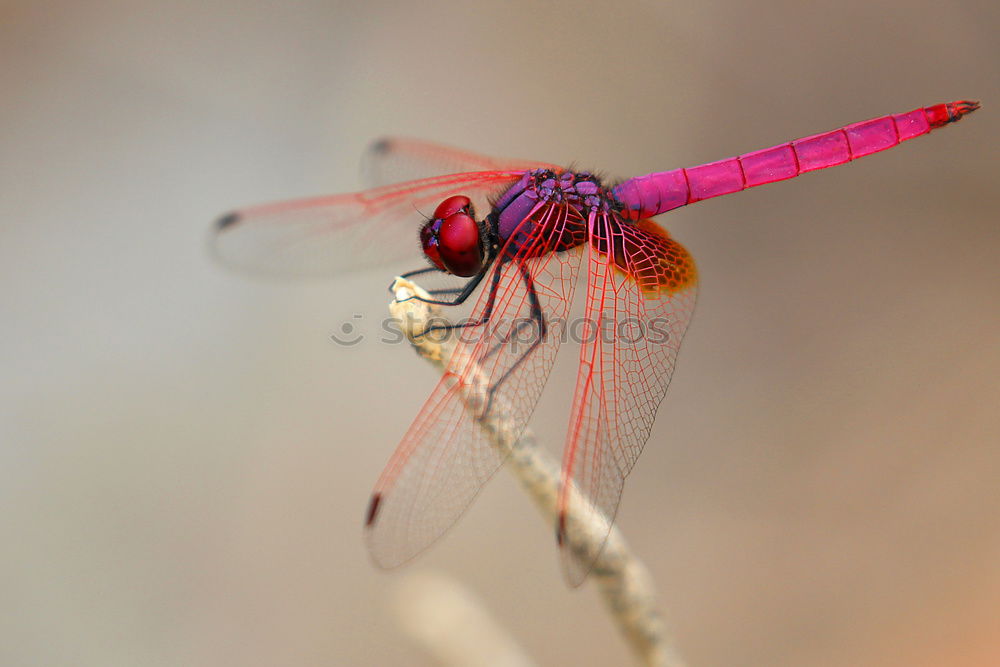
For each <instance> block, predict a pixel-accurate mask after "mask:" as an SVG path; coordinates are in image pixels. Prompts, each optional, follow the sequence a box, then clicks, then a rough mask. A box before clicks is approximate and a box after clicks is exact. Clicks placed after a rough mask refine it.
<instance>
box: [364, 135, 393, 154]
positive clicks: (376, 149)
mask: <svg viewBox="0 0 1000 667" xmlns="http://www.w3.org/2000/svg"><path fill="white" fill-rule="evenodd" d="M390 146H392V141H391V140H390V139H388V138H386V137H382V138H381V139H376V140H375V141H374V142H373V143H372V145H371V147H370V148H369V149H368V150H369V151H371V152H372V153H388V152H389V147H390Z"/></svg>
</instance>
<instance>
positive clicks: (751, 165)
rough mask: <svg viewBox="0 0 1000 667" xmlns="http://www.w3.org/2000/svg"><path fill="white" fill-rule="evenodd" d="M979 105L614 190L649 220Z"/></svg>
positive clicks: (876, 146) (910, 134) (877, 145)
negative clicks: (686, 205)
mask: <svg viewBox="0 0 1000 667" xmlns="http://www.w3.org/2000/svg"><path fill="white" fill-rule="evenodd" d="M978 108H979V103H978V102H971V101H960V102H950V103H948V104H936V105H934V106H931V107H925V108H922V109H915V110H913V111H911V112H909V113H901V114H895V115H893V116H882V117H881V118H873V119H872V120H866V121H862V122H860V123H854V124H852V125H847V126H845V127H842V128H839V129H836V130H832V131H830V132H824V133H823V134H816V135H813V136H811V137H805V138H803V139H796V140H795V141H789V142H788V143H784V144H780V145H778V146H774V147H772V148H765V149H764V150H760V151H754V152H752V153H745V154H743V155H738V156H736V157H731V158H728V159H726V160H719V161H718V162H710V163H708V164H703V165H700V166H697V167H689V168H686V169H674V170H672V171H662V172H659V173H655V174H648V175H646V176H638V177H636V178H632V179H629V180H627V181H625V182H624V183H622V184H621V185H618V186H617V187H615V188H614V189H613V190H612V193H613V194H614V196H615V198H616V199H617V200H618V201H619V202H620V203H621V204H623V205H624V207H625V210H624V211H623V213H624V214H625V216H626V217H628V218H630V219H636V220H638V219H642V218H648V217H651V216H654V215H659V214H660V213H665V212H666V211H669V210H671V209H675V208H678V207H680V206H684V205H685V204H692V203H694V202H696V201H701V200H703V199H710V198H712V197H718V196H719V195H726V194H729V193H731V192H738V191H740V190H745V189H747V188H752V187H754V186H757V185H764V184H765V183H773V182H775V181H783V180H785V179H786V178H794V177H795V176H798V175H799V174H804V173H806V172H809V171H815V170H817V169H825V168H827V167H833V166H836V165H838V164H844V163H845V162H850V161H851V160H854V159H857V158H859V157H863V156H865V155H870V154H872V153H877V152H879V151H884V150H886V149H887V148H892V147H893V146H896V145H897V144H899V143H900V142H902V141H906V140H907V139H913V138H914V137H919V136H920V135H922V134H927V133H928V132H930V131H931V130H934V129H937V128H939V127H942V126H944V125H947V124H948V123H953V122H955V121H957V120H958V119H960V118H961V117H962V116H965V115H966V114H969V113H972V112H973V111H975V110H976V109H978Z"/></svg>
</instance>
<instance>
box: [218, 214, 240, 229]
mask: <svg viewBox="0 0 1000 667" xmlns="http://www.w3.org/2000/svg"><path fill="white" fill-rule="evenodd" d="M241 219H242V216H240V214H239V213H237V212H236V211H230V212H229V213H226V214H225V215H223V216H220V217H219V218H218V219H217V220H216V221H215V231H217V232H221V231H223V230H224V229H228V228H230V227H232V226H233V225H235V224H236V223H238V222H239V221H240V220H241Z"/></svg>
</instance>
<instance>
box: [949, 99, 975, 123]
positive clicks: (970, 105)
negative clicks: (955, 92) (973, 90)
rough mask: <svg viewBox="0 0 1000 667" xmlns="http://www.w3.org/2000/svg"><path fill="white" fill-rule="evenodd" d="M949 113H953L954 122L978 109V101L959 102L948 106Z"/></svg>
mask: <svg viewBox="0 0 1000 667" xmlns="http://www.w3.org/2000/svg"><path fill="white" fill-rule="evenodd" d="M948 106H949V107H950V108H949V111H953V112H954V113H955V120H958V119H959V118H961V117H962V116H966V115H968V114H970V113H972V112H973V111H975V110H976V109H978V108H979V100H959V101H957V102H952V103H951V104H949V105H948Z"/></svg>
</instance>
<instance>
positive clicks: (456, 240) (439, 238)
mask: <svg viewBox="0 0 1000 667" xmlns="http://www.w3.org/2000/svg"><path fill="white" fill-rule="evenodd" d="M420 245H421V247H423V249H424V254H425V255H427V258H428V259H429V260H430V261H431V263H432V264H434V266H436V267H437V268H439V269H441V270H442V271H446V272H448V273H451V274H454V275H456V276H462V277H465V278H467V277H469V276H474V275H476V274H477V273H479V271H480V270H481V269H482V268H483V244H482V240H481V238H480V230H479V225H478V224H477V223H476V220H475V218H474V217H473V214H472V202H471V201H470V200H469V198H468V197H465V196H463V195H455V196H454V197H448V198H447V199H445V200H444V201H443V202H441V203H440V204H438V207H437V208H436V209H434V218H433V219H431V220H428V221H427V222H426V223H425V224H424V226H423V227H422V228H421V229H420Z"/></svg>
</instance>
